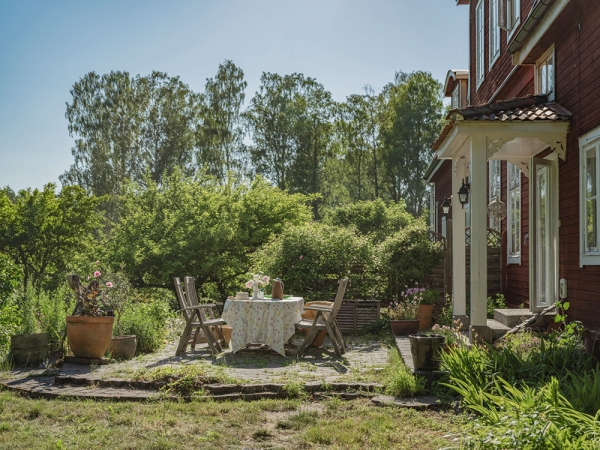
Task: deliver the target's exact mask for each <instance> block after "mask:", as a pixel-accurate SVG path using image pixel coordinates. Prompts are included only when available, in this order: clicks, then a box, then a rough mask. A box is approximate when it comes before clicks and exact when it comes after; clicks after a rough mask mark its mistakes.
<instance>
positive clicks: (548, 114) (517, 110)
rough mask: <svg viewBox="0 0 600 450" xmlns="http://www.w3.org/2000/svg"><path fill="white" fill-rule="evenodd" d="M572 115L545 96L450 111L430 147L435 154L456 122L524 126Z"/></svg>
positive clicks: (533, 96)
mask: <svg viewBox="0 0 600 450" xmlns="http://www.w3.org/2000/svg"><path fill="white" fill-rule="evenodd" d="M571 116H572V114H571V112H570V111H569V110H567V109H566V108H564V107H563V106H561V105H559V104H558V103H556V102H549V101H548V96H547V95H545V94H542V95H529V96H527V97H521V98H513V99H511V100H505V101H500V102H497V103H486V104H483V105H479V106H468V107H466V108H463V109H453V110H451V111H450V112H449V113H448V115H447V116H446V119H449V120H450V121H449V122H448V123H447V124H446V126H445V127H444V129H443V130H442V132H441V133H440V135H439V137H438V138H437V140H436V141H435V142H434V143H433V145H432V146H431V149H432V150H438V149H439V148H440V147H441V145H442V143H443V142H444V140H445V139H446V138H447V137H448V135H449V134H450V132H451V131H452V129H453V128H454V126H455V125H456V123H457V122H458V121H490V122H492V121H499V122H526V121H561V122H568V121H570V120H571Z"/></svg>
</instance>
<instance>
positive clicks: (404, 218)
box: [323, 199, 415, 242]
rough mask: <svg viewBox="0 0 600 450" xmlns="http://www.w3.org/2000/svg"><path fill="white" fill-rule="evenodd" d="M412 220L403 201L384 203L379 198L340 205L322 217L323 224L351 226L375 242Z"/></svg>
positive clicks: (413, 220)
mask: <svg viewBox="0 0 600 450" xmlns="http://www.w3.org/2000/svg"><path fill="white" fill-rule="evenodd" d="M414 222H415V218H414V217H413V216H412V215H411V214H410V213H409V212H407V211H406V207H405V205H404V203H390V204H389V205H386V204H385V203H384V202H383V200H381V199H376V200H371V201H360V202H356V203H352V204H349V205H345V206H340V207H338V208H335V209H333V210H330V211H328V212H327V213H326V215H325V217H324V218H323V223H325V224H328V225H333V226H338V227H346V228H353V229H355V230H356V232H357V233H358V234H360V235H363V236H368V237H369V238H370V239H372V240H373V241H375V242H381V241H383V240H384V239H385V238H386V237H387V236H390V235H391V234H393V233H395V232H397V231H400V230H401V229H402V228H404V227H406V226H408V225H411V224H413V223H414Z"/></svg>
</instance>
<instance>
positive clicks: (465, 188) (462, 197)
mask: <svg viewBox="0 0 600 450" xmlns="http://www.w3.org/2000/svg"><path fill="white" fill-rule="evenodd" d="M458 201H459V202H460V204H461V205H462V207H463V208H464V207H465V205H466V204H467V203H468V202H469V183H466V184H465V179H464V178H463V180H462V186H461V187H460V189H459V190H458Z"/></svg>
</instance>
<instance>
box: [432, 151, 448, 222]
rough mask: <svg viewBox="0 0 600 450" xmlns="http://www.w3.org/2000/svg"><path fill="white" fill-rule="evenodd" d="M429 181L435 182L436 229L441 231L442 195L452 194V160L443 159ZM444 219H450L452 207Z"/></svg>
mask: <svg viewBox="0 0 600 450" xmlns="http://www.w3.org/2000/svg"><path fill="white" fill-rule="evenodd" d="M431 182H432V183H435V201H436V202H438V203H439V208H438V211H437V230H438V233H441V232H442V216H443V215H444V214H443V212H442V202H443V201H444V197H450V196H451V195H452V161H450V160H445V161H444V162H443V163H442V165H441V166H440V168H439V169H438V170H437V171H436V172H435V173H434V174H433V176H432V177H431ZM446 220H452V208H450V212H449V213H448V214H446Z"/></svg>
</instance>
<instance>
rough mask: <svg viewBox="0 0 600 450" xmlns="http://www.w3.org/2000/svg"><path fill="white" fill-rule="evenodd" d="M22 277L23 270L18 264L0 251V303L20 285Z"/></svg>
mask: <svg viewBox="0 0 600 450" xmlns="http://www.w3.org/2000/svg"><path fill="white" fill-rule="evenodd" d="M22 278H23V272H22V271H21V269H20V268H19V266H17V265H16V264H15V263H14V262H13V260H12V259H11V258H10V257H9V256H8V255H4V254H2V253H0V305H2V304H3V303H4V302H5V301H6V300H7V299H8V297H9V296H10V295H11V294H13V293H14V292H15V289H16V288H17V287H19V286H21V283H22V282H23V280H22Z"/></svg>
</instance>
